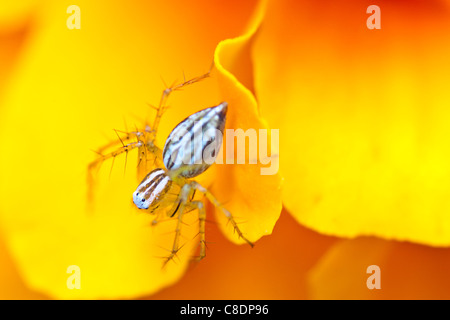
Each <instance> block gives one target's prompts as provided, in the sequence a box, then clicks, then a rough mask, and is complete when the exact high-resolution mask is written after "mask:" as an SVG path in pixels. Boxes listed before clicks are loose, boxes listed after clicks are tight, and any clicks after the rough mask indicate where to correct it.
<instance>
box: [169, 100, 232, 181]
mask: <svg viewBox="0 0 450 320" xmlns="http://www.w3.org/2000/svg"><path fill="white" fill-rule="evenodd" d="M227 106H228V104H227V103H226V102H222V103H221V104H219V105H218V106H215V107H211V108H207V109H204V110H201V111H198V112H196V113H194V114H192V115H191V116H189V117H187V118H186V119H184V120H183V121H182V122H180V123H179V124H178V125H177V126H176V127H175V129H173V130H172V132H171V133H170V135H169V137H168V138H167V140H166V144H165V146H164V151H163V161H164V165H165V166H166V168H167V169H168V170H170V171H176V170H178V171H179V172H178V174H179V175H180V176H182V177H185V178H193V177H195V176H197V175H199V174H200V173H202V172H204V171H205V170H206V169H208V168H209V167H210V166H211V164H213V163H214V161H215V160H216V157H217V154H218V153H219V150H220V147H221V145H222V136H223V130H224V128H225V120H226V113H227Z"/></svg>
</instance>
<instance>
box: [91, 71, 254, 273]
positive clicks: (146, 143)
mask: <svg viewBox="0 0 450 320" xmlns="http://www.w3.org/2000/svg"><path fill="white" fill-rule="evenodd" d="M210 73H211V70H209V71H208V72H207V73H205V74H203V75H201V76H198V77H194V78H192V79H190V80H187V81H186V80H185V81H184V82H182V83H179V84H176V85H172V86H170V87H168V88H166V89H165V90H164V91H163V92H162V95H161V99H160V102H159V106H158V107H157V108H155V109H156V111H157V113H156V116H155V119H154V121H153V125H152V127H151V128H150V127H149V126H148V125H147V126H146V128H145V130H143V131H139V130H136V131H133V132H125V133H126V136H125V137H122V138H120V137H119V140H120V141H114V142H112V143H109V144H107V145H105V146H103V147H101V148H100V149H99V152H98V153H99V155H100V156H99V157H98V158H97V159H96V160H95V161H93V162H91V163H90V164H89V166H88V185H89V186H90V189H92V185H93V175H92V170H93V169H95V168H96V167H97V166H98V165H100V164H101V163H103V162H104V161H105V160H108V159H112V160H113V161H114V159H115V157H117V156H119V155H121V154H124V153H125V154H126V155H128V152H129V151H131V150H134V149H138V151H139V159H138V160H139V163H141V162H142V161H145V160H146V159H147V154H148V153H150V154H151V155H153V156H154V158H155V163H158V165H156V167H157V168H156V169H154V170H152V171H151V172H150V173H148V174H147V175H146V176H145V178H144V179H143V180H142V182H141V183H140V184H139V186H138V187H137V189H136V191H135V192H134V193H133V201H134V203H135V204H136V206H137V207H138V208H139V209H143V210H146V211H147V212H148V213H152V214H153V213H156V210H157V209H159V210H162V209H163V208H166V209H167V208H168V209H169V210H168V211H167V215H168V216H170V217H176V218H177V226H176V229H175V237H174V241H173V246H172V250H171V251H170V255H169V256H168V257H167V258H166V259H165V262H164V265H165V264H166V263H167V262H169V261H170V260H172V259H173V258H174V257H175V256H176V254H177V252H178V251H179V250H180V249H181V247H180V234H181V227H182V225H183V214H185V213H186V212H189V211H191V210H195V209H198V216H199V219H198V221H199V236H200V254H199V257H198V260H201V259H203V258H204V257H205V256H206V239H205V221H206V211H205V206H204V203H203V202H202V201H194V200H193V198H194V193H195V191H199V192H201V193H202V194H203V195H204V196H205V197H206V198H207V199H208V200H209V201H210V202H211V203H212V204H213V205H214V206H215V207H217V208H218V209H220V211H222V213H223V214H225V216H226V217H227V219H228V222H229V223H231V225H232V226H233V228H234V231H235V232H236V233H237V234H238V236H239V237H240V238H242V239H243V240H245V241H246V242H247V243H248V244H249V245H250V246H251V247H253V243H252V242H250V241H249V240H248V239H247V238H246V237H245V236H244V235H243V233H242V232H241V230H240V229H239V227H238V225H237V223H236V221H235V219H234V217H233V216H232V214H231V213H230V212H229V211H228V210H227V209H226V208H225V207H224V206H223V205H222V204H221V203H220V202H219V200H217V198H216V197H215V196H214V195H213V194H212V193H211V192H210V191H208V190H207V189H206V188H205V187H203V186H202V185H201V184H200V183H198V182H197V181H195V180H192V178H195V177H196V176H198V175H199V174H201V173H203V172H204V171H205V170H207V169H208V168H209V166H210V165H208V164H206V163H204V162H202V163H201V164H194V161H193V160H194V159H193V158H191V162H190V163H187V164H186V162H184V163H181V159H179V157H178V153H179V150H180V149H183V147H184V146H183V142H182V141H177V142H174V141H171V138H172V137H173V136H174V135H176V131H177V130H178V129H180V128H182V129H184V130H187V132H188V133H189V136H190V137H192V136H194V132H193V131H195V130H196V126H194V122H195V121H197V123H198V122H200V123H202V125H201V126H200V128H198V126H197V130H199V129H200V130H202V132H204V131H205V129H204V127H205V126H206V127H210V128H215V129H217V130H220V131H221V132H222V133H223V130H224V126H225V120H226V112H227V107H228V104H227V103H226V102H222V103H221V104H219V105H217V106H214V107H210V108H207V109H203V110H200V111H198V112H196V113H194V114H192V115H190V116H189V117H187V118H186V119H184V120H183V121H181V122H180V123H179V124H178V125H177V126H176V127H175V128H174V129H173V130H172V132H171V133H170V135H169V137H168V138H167V140H166V143H165V146H164V149H163V150H161V149H160V148H159V147H157V146H156V145H155V140H156V133H157V129H158V126H159V123H160V120H161V117H162V115H163V113H164V111H165V110H166V109H167V108H168V107H167V105H166V103H167V100H168V98H169V95H170V94H171V93H172V92H174V91H177V90H180V89H181V88H183V87H185V86H188V85H190V84H193V83H196V82H198V81H201V80H203V79H205V78H207V77H209V76H210ZM116 133H117V131H116ZM194 137H195V136H194ZM133 139H136V141H131V140H133ZM194 139H195V138H194ZM119 142H120V143H121V144H122V146H121V147H119V148H118V149H116V150H114V151H112V152H110V153H107V154H102V151H104V150H106V149H108V148H110V147H113V146H114V145H116V144H119ZM195 143H201V144H202V146H201V150H202V152H203V151H204V149H205V147H206V145H207V143H206V144H205V143H204V142H203V141H197V142H196V141H194V144H195ZM220 143H221V141H220ZM219 146H220V145H219ZM211 156H212V157H213V158H215V156H217V154H214V153H213V154H212V155H211ZM194 158H195V154H194ZM138 167H139V165H138ZM169 191H170V192H169ZM174 191H175V193H174ZM89 199H90V200H92V190H91V191H89ZM156 223H157V220H156V219H155V220H154V221H153V224H156Z"/></svg>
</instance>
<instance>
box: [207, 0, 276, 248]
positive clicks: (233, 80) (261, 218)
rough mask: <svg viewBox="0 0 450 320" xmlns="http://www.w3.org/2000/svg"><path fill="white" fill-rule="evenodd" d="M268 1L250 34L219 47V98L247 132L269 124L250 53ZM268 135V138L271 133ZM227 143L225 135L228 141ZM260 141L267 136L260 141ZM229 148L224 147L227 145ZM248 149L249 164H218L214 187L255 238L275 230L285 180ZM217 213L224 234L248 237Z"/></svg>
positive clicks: (230, 124) (231, 125)
mask: <svg viewBox="0 0 450 320" xmlns="http://www.w3.org/2000/svg"><path fill="white" fill-rule="evenodd" d="M265 5H266V4H265V1H262V2H261V3H260V6H259V7H258V10H257V11H256V12H255V15H254V17H253V19H252V21H251V22H250V25H249V27H248V31H247V32H246V33H244V34H243V35H242V36H239V37H237V38H234V39H228V40H225V41H223V42H221V43H220V44H219V45H218V46H217V49H216V52H215V65H216V67H217V70H218V75H217V78H218V81H219V87H220V91H221V97H222V100H223V101H227V102H228V104H229V107H228V114H227V127H226V128H227V129H234V130H237V129H242V130H243V131H244V132H246V131H247V130H255V131H254V132H255V133H256V134H258V133H259V130H261V129H263V130H267V129H268V127H267V125H266V123H265V122H264V120H263V119H262V118H261V115H260V113H259V110H258V104H257V101H256V99H255V96H254V94H253V93H252V91H251V90H252V87H253V83H252V81H253V80H252V79H253V70H252V67H251V55H250V54H251V53H250V48H251V45H252V41H253V36H254V34H255V32H256V31H257V29H258V26H259V24H260V22H261V19H262V18H263V15H264V12H265ZM269 134H270V133H269ZM268 139H269V140H270V137H269V138H268ZM255 141H256V140H255ZM227 142H228V140H227V139H226V137H225V139H224V145H225V146H227ZM261 142H265V141H261V140H259V141H258V143H261ZM248 143H251V142H248ZM269 143H270V142H269ZM248 145H249V144H247V148H248ZM230 146H231V145H230ZM227 148H228V147H225V150H227ZM230 150H234V152H235V155H236V156H237V152H238V150H237V144H236V145H235V146H234V149H233V148H229V149H228V150H227V152H226V159H225V160H229V151H230ZM269 150H270V149H269ZM240 151H242V150H240ZM245 153H246V159H247V160H246V162H245V163H246V164H240V165H229V164H224V165H221V166H220V168H218V170H217V171H218V176H219V178H218V181H219V182H220V183H215V184H214V185H213V191H214V192H215V194H216V195H217V196H218V198H219V199H220V200H221V201H222V202H223V203H224V204H225V206H226V207H227V209H228V210H229V211H231V213H232V214H233V215H234V217H235V218H236V220H237V222H238V226H239V227H240V229H241V231H242V232H243V233H244V236H245V237H247V238H248V239H249V240H250V241H256V240H258V239H259V238H261V237H262V236H264V235H268V234H271V233H272V229H273V227H274V225H275V223H276V221H277V220H278V217H279V215H280V212H281V179H280V176H279V174H278V171H277V170H276V171H275V170H274V172H273V173H274V174H272V175H263V174H262V171H261V168H262V167H266V166H265V165H263V164H261V159H262V158H261V157H260V156H259V155H252V154H249V149H247V150H245ZM264 160H266V159H264ZM250 161H256V162H257V164H251V163H250ZM271 161H272V162H273V163H274V165H275V164H277V163H278V155H277V154H275V155H274V157H273V158H272V159H271ZM277 168H278V167H277ZM216 217H217V219H218V221H219V222H220V223H221V224H220V225H221V228H222V230H226V231H225V234H226V235H227V237H228V238H229V239H231V240H232V241H234V242H236V243H243V242H244V241H243V240H242V239H240V240H239V239H238V237H237V236H236V234H235V233H234V230H233V226H232V225H231V224H230V223H227V219H226V218H225V216H224V215H223V213H222V212H221V211H220V210H216Z"/></svg>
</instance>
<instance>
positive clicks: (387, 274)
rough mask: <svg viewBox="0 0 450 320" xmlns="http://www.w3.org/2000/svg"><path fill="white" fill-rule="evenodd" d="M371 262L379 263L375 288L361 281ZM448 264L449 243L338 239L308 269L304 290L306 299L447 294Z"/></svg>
mask: <svg viewBox="0 0 450 320" xmlns="http://www.w3.org/2000/svg"><path fill="white" fill-rule="evenodd" d="M372 265H376V266H378V267H379V268H380V269H379V273H378V274H379V285H380V289H371V290H370V289H368V287H367V279H368V278H369V277H371V276H373V275H374V272H373V271H372V270H369V272H368V271H367V268H368V267H369V266H372ZM449 267H450V250H449V249H444V248H430V247H426V246H423V245H417V244H411V243H406V242H404V243H402V242H396V241H386V240H382V239H376V238H358V239H354V240H343V241H341V242H340V243H336V244H335V245H334V246H332V247H331V248H330V250H329V251H328V252H327V253H326V254H325V255H324V256H323V257H322V258H321V259H320V261H319V263H318V264H317V265H316V267H314V268H313V269H312V270H311V273H310V279H309V292H310V293H311V298H312V299H449V298H450V294H449V291H448V287H449V285H450V279H449V277H448V270H449ZM374 281H375V280H373V279H372V278H371V279H370V280H369V282H370V283H374Z"/></svg>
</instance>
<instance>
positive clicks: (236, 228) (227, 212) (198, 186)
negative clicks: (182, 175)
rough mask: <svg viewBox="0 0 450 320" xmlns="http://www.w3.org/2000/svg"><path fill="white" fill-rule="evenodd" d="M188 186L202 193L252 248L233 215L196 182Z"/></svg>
mask: <svg viewBox="0 0 450 320" xmlns="http://www.w3.org/2000/svg"><path fill="white" fill-rule="evenodd" d="M189 185H190V186H191V188H193V189H194V190H198V191H200V192H201V193H203V194H204V195H205V196H206V198H207V199H208V200H209V201H210V202H211V203H212V204H213V205H214V206H215V207H217V208H219V209H220V210H221V211H222V212H223V213H224V214H225V216H226V217H227V218H228V221H229V222H230V223H231V225H232V226H233V228H234V231H235V232H236V233H237V234H238V236H239V238H242V239H243V240H244V241H245V242H247V243H248V244H249V245H250V246H251V247H252V248H253V246H254V244H253V243H252V242H251V241H250V240H248V239H247V238H246V237H245V236H244V234H243V233H242V231H241V230H240V229H239V227H238V225H237V223H236V221H235V220H234V218H233V215H232V214H231V213H230V211H228V210H227V209H225V208H224V207H223V206H222V204H221V203H220V202H219V200H217V198H216V197H215V196H214V195H213V194H212V193H211V192H209V191H208V190H207V189H206V188H205V187H203V186H202V185H201V184H200V183H198V182H196V181H191V182H190V183H189Z"/></svg>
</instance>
